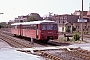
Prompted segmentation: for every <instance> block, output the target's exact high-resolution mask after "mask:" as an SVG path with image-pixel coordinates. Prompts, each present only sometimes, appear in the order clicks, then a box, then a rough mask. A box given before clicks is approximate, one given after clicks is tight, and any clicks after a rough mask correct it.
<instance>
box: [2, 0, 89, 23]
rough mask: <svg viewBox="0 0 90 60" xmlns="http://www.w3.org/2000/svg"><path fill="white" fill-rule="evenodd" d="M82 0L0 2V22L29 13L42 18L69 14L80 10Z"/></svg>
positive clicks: (86, 8)
mask: <svg viewBox="0 0 90 60" xmlns="http://www.w3.org/2000/svg"><path fill="white" fill-rule="evenodd" d="M81 1H82V0H0V13H4V14H0V22H2V21H3V22H5V21H9V20H14V18H15V17H18V16H21V15H27V14H29V13H39V14H40V16H44V15H45V14H48V13H49V12H53V13H54V14H70V13H73V12H74V11H75V10H81ZM89 3H90V0H84V10H89V6H90V5H89Z"/></svg>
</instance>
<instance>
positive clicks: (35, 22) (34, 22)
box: [11, 20, 55, 25]
mask: <svg viewBox="0 0 90 60" xmlns="http://www.w3.org/2000/svg"><path fill="white" fill-rule="evenodd" d="M44 22H54V23H55V21H50V20H42V21H32V22H22V23H13V24H11V25H28V24H41V23H44Z"/></svg>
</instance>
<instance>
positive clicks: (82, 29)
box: [81, 0, 83, 41]
mask: <svg viewBox="0 0 90 60" xmlns="http://www.w3.org/2000/svg"><path fill="white" fill-rule="evenodd" d="M81 20H83V0H82V14H81ZM81 39H82V41H83V22H81Z"/></svg>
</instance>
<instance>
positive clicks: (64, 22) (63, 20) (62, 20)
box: [52, 14, 79, 32]
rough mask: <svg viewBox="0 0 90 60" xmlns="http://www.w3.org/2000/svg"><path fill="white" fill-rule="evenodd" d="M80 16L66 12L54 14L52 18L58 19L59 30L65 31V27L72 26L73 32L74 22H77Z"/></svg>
mask: <svg viewBox="0 0 90 60" xmlns="http://www.w3.org/2000/svg"><path fill="white" fill-rule="evenodd" d="M78 18H79V16H76V15H72V14H71V15H69V14H64V15H54V16H52V20H53V21H56V22H57V23H58V31H59V32H65V29H66V28H67V27H69V28H70V31H71V32H72V26H73V23H77V20H78Z"/></svg>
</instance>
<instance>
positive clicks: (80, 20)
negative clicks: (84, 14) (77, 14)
mask: <svg viewBox="0 0 90 60" xmlns="http://www.w3.org/2000/svg"><path fill="white" fill-rule="evenodd" d="M78 22H87V19H78Z"/></svg>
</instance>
